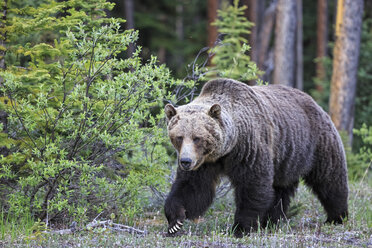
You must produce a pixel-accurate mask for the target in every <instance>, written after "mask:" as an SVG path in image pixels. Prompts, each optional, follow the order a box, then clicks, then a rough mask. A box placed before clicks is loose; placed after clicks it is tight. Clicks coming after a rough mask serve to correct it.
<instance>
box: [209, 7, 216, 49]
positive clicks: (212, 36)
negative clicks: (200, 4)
mask: <svg viewBox="0 0 372 248" xmlns="http://www.w3.org/2000/svg"><path fill="white" fill-rule="evenodd" d="M207 9H208V29H207V30H208V41H207V42H208V44H207V45H208V47H213V46H214V44H215V42H216V40H217V35H218V34H217V27H216V26H214V25H212V23H213V22H214V21H215V20H216V19H217V9H218V0H208V6H207Z"/></svg>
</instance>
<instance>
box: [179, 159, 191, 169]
mask: <svg viewBox="0 0 372 248" xmlns="http://www.w3.org/2000/svg"><path fill="white" fill-rule="evenodd" d="M191 164H192V160H191V159H190V158H181V159H180V166H181V167H182V169H184V170H190V167H191Z"/></svg>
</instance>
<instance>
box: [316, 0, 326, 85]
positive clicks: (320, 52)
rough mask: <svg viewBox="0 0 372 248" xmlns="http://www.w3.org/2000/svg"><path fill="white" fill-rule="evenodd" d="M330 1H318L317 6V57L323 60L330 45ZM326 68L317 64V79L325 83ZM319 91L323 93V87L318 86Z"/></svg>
mask: <svg viewBox="0 0 372 248" xmlns="http://www.w3.org/2000/svg"><path fill="white" fill-rule="evenodd" d="M327 27H328V0H318V6H317V28H316V34H317V35H316V37H317V39H316V41H317V42H316V57H317V58H318V59H322V58H324V57H326V56H327V43H328V28H327ZM326 75H327V74H326V68H325V67H324V63H323V62H322V61H317V62H316V77H317V78H318V79H319V80H321V81H324V80H325V79H326ZM317 90H318V91H323V89H322V88H321V85H317Z"/></svg>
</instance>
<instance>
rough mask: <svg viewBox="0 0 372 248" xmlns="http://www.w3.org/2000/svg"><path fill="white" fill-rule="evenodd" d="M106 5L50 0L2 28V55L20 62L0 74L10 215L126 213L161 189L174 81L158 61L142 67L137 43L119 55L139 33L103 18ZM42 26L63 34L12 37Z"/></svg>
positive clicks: (0, 171)
mask: <svg viewBox="0 0 372 248" xmlns="http://www.w3.org/2000/svg"><path fill="white" fill-rule="evenodd" d="M109 6H110V5H109V4H108V3H106V2H105V1H103V0H101V1H84V3H82V2H80V1H73V0H71V1H63V2H55V1H48V2H47V4H44V5H40V6H39V7H38V8H30V9H27V10H29V12H27V14H28V15H27V17H18V16H14V18H13V19H12V20H11V21H10V23H9V26H8V27H7V28H8V31H9V30H14V32H15V33H13V34H12V35H11V36H9V50H8V51H7V53H8V54H10V55H16V56H14V57H15V58H18V60H17V61H14V63H8V67H7V70H5V71H1V73H0V77H2V78H3V79H4V82H3V83H2V86H3V87H1V88H0V96H1V99H0V100H1V102H0V109H4V110H5V111H6V112H7V113H8V114H9V118H8V122H9V123H8V130H7V132H6V133H2V134H1V135H2V139H1V143H2V144H0V145H4V146H6V147H8V148H9V149H10V151H11V153H10V155H8V156H1V157H0V183H1V184H0V185H1V195H0V201H1V205H2V206H4V207H5V208H6V210H7V211H8V212H9V213H12V214H13V215H14V216H22V215H27V214H28V213H32V215H33V216H37V217H39V218H40V219H42V220H43V219H45V218H47V216H48V218H49V219H54V218H62V217H63V218H66V217H73V218H74V219H76V220H77V221H80V223H81V222H83V221H85V220H86V218H87V217H88V216H92V215H96V214H97V213H101V212H105V213H106V214H109V213H116V214H117V215H118V216H120V215H121V216H123V215H128V214H131V215H133V214H135V213H138V212H139V211H141V209H142V208H141V207H142V205H143V201H145V198H144V197H143V196H144V195H145V194H146V191H144V190H143V189H145V188H147V187H149V186H152V187H157V188H163V187H164V186H165V185H166V180H165V178H166V177H165V175H166V174H167V173H168V171H167V168H166V167H165V166H164V164H166V163H167V162H168V159H169V156H168V155H167V151H166V148H165V147H164V145H163V144H164V143H165V142H166V140H167V138H166V135H165V134H164V129H163V126H164V125H159V124H161V123H162V120H163V115H162V112H161V111H160V109H162V107H163V101H164V99H171V98H172V97H171V96H170V94H169V93H168V89H169V88H170V87H175V86H176V84H177V83H180V82H179V81H174V80H172V79H171V78H170V73H169V70H168V69H167V68H166V67H165V66H158V65H157V59H156V58H155V57H151V60H150V61H148V62H147V63H143V62H142V61H141V59H140V58H139V53H140V51H141V49H140V48H137V50H136V52H135V53H134V54H133V56H132V57H130V58H127V59H121V58H120V57H119V56H120V54H121V53H123V52H124V51H125V50H126V49H127V47H128V45H129V43H133V42H135V41H136V40H137V39H138V32H136V31H125V32H121V31H120V23H119V21H118V20H116V19H112V20H109V19H107V18H104V16H105V14H104V11H103V9H104V8H106V7H109ZM77 9H79V11H77ZM96 11H98V12H96ZM17 14H18V13H17ZM28 18H29V19H30V20H26V19H28ZM78 20H82V22H81V21H78ZM76 23H79V24H78V25H75V24H76ZM22 25H26V26H22ZM27 25H28V26H27ZM48 28H51V29H55V30H59V31H60V33H59V35H58V37H56V38H55V39H53V40H52V41H51V42H49V43H45V42H35V43H26V44H17V43H16V41H17V40H12V37H15V36H16V33H17V32H18V33H20V32H24V35H26V36H27V35H29V34H32V33H33V32H35V31H38V32H42V33H43V32H45V31H47V30H48ZM21 30H22V31H21ZM9 32H10V31H9ZM25 57H27V58H29V59H28V62H27V63H26V64H25V66H26V67H24V66H23V67H20V66H18V65H19V64H20V61H19V59H20V58H25ZM173 98H174V97H173Z"/></svg>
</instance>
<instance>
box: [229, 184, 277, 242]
mask: <svg viewBox="0 0 372 248" xmlns="http://www.w3.org/2000/svg"><path fill="white" fill-rule="evenodd" d="M273 199H274V190H273V188H272V187H271V186H270V187H257V186H255V185H250V186H248V187H245V186H239V187H236V188H235V202H236V211H235V218H234V225H233V227H232V231H233V232H234V235H235V237H238V238H240V237H243V235H246V234H248V233H250V232H251V231H256V230H257V228H258V227H259V226H261V227H262V225H263V221H264V218H265V214H266V212H267V209H269V207H270V206H271V205H272V202H273Z"/></svg>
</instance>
